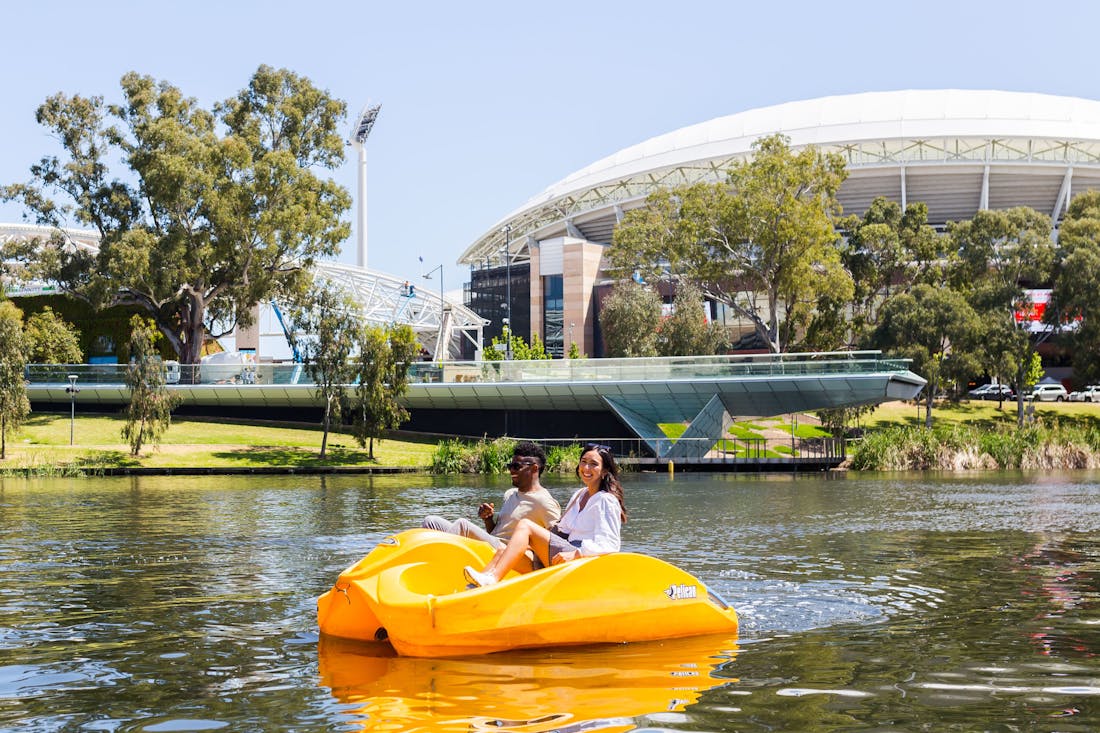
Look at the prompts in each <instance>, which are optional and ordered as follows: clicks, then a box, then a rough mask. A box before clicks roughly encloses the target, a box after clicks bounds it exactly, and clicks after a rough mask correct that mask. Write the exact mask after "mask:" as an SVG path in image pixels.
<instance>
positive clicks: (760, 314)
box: [608, 135, 852, 352]
mask: <svg viewBox="0 0 1100 733" xmlns="http://www.w3.org/2000/svg"><path fill="white" fill-rule="evenodd" d="M846 176H847V170H846V168H845V165H844V161H843V159H842V158H841V157H840V156H839V155H836V154H826V153H822V152H820V151H819V150H817V149H816V148H814V147H813V146H809V147H806V148H803V149H802V150H799V151H797V152H795V151H792V150H791V148H790V144H789V140H788V138H786V137H785V136H782V135H773V136H771V137H765V138H761V139H760V140H757V141H756V142H755V143H753V156H752V157H751V158H750V159H749V160H746V161H741V162H738V163H736V164H734V166H733V167H732V168H731V169H730V170H729V171H728V173H727V178H726V181H725V182H724V183H717V184H706V183H699V184H695V185H691V186H685V187H680V188H677V189H674V190H671V191H656V192H654V193H653V194H651V195H650V196H649V198H648V199H647V202H646V206H644V207H641V208H639V209H635V210H632V211H630V212H627V214H626V215H625V216H624V218H623V221H622V222H621V223H620V224H619V225H618V226H617V227H616V229H615V233H614V235H613V242H612V246H611V247H610V248H609V250H608V260H609V264H610V267H611V269H612V270H613V271H615V272H617V273H618V274H619V275H620V276H624V277H625V276H627V275H629V274H631V273H634V272H637V273H638V274H640V275H641V276H642V277H643V278H645V279H646V280H647V281H654V280H655V279H656V278H659V277H662V276H663V277H668V278H670V279H672V280H674V281H679V280H689V281H691V282H694V283H696V284H698V285H699V286H700V287H701V288H702V289H703V290H704V292H705V293H706V294H707V295H708V296H709V297H711V298H713V299H715V300H716V301H718V302H722V303H725V304H726V305H727V306H728V307H729V308H730V309H731V310H733V311H734V312H735V313H736V314H737V315H739V316H740V317H741V318H744V319H745V320H746V321H747V322H749V323H751V324H752V325H753V328H754V329H755V330H756V332H757V334H758V335H759V336H760V338H761V339H762V340H763V341H764V342H765V343H767V344H768V347H769V348H770V350H771V351H773V352H781V351H784V350H786V347H787V346H788V344H789V343H791V342H792V340H793V339H794V338H795V332H796V330H797V329H798V328H800V327H804V326H805V324H806V323H808V321H809V320H810V318H811V317H812V312H813V310H814V308H815V307H816V304H817V302H818V300H819V298H820V296H821V295H822V294H823V293H831V294H833V295H834V296H836V297H839V298H840V299H847V298H850V297H851V292H852V283H851V278H850V276H848V274H847V272H846V271H845V270H844V268H843V266H842V263H841V262H840V256H839V252H838V248H837V241H838V235H837V233H836V230H835V226H834V225H835V221H836V220H837V218H838V217H839V215H840V205H839V203H838V202H837V199H836V193H837V190H838V189H839V188H840V184H841V183H842V182H843V181H844V179H845V177H846Z"/></svg>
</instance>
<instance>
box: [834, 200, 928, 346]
mask: <svg viewBox="0 0 1100 733" xmlns="http://www.w3.org/2000/svg"><path fill="white" fill-rule="evenodd" d="M841 227H842V229H843V230H844V231H845V233H846V238H845V241H844V243H843V244H842V245H841V247H840V250H841V261H842V262H843V263H844V266H845V267H846V268H847V270H848V272H849V273H850V274H851V276H852V281H853V286H854V287H853V293H852V298H851V300H850V301H849V302H846V303H840V304H839V306H840V307H848V308H850V309H851V324H850V325H851V329H852V334H851V340H852V342H854V343H857V344H858V343H860V341H861V340H862V339H863V338H864V337H865V336H866V335H867V334H868V333H869V332H871V331H873V330H874V328H875V326H876V325H878V312H879V308H880V307H881V306H882V304H883V303H884V302H885V301H887V300H888V299H889V298H890V297H891V296H892V295H894V294H895V293H899V292H904V291H906V290H908V289H909V288H911V287H912V286H913V285H914V284H915V283H918V282H925V283H930V284H940V283H942V282H943V281H944V277H945V275H944V263H945V262H946V261H947V252H946V238H945V237H943V236H942V235H940V234H938V233H937V232H936V231H935V229H933V228H932V227H931V226H930V225H929V224H928V207H927V206H926V205H925V204H924V203H922V202H915V203H911V204H908V205H907V206H906V207H905V209H904V211H903V210H902V208H901V205H900V204H898V203H897V202H895V201H891V200H889V199H886V198H884V197H881V196H879V197H876V198H875V199H874V200H873V201H872V202H871V205H870V206H869V207H868V209H867V211H866V212H865V213H864V215H863V217H862V218H859V217H854V216H853V217H849V218H848V219H847V220H845V221H844V222H843V223H842V225H841ZM833 300H835V299H833Z"/></svg>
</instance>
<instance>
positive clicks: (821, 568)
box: [0, 473, 1100, 732]
mask: <svg viewBox="0 0 1100 733" xmlns="http://www.w3.org/2000/svg"><path fill="white" fill-rule="evenodd" d="M626 479H627V480H626V482H625V483H626V490H627V501H628V507H629V510H630V520H629V522H628V523H627V524H626V525H625V527H624V549H627V550H643V551H647V552H651V553H653V554H657V555H659V556H660V557H662V558H664V559H666V560H668V561H670V562H672V563H674V564H677V565H680V566H682V567H684V568H685V569H687V570H688V571H690V572H692V573H694V574H695V575H697V576H698V577H699V578H700V579H702V580H703V581H704V582H705V583H707V584H708V585H709V586H710V587H712V588H713V589H714V590H716V591H717V592H718V593H719V594H721V595H722V596H724V597H725V598H726V599H727V600H729V601H730V602H731V603H732V604H733V605H734V606H735V607H736V608H737V609H738V612H739V614H740V618H741V627H742V628H741V633H740V637H739V638H737V639H721V638H719V639H715V638H702V639H689V640H678V641H670V642H664V643H660V644H636V645H621V646H615V647H603V648H584V649H574V650H553V651H527V652H519V653H501V654H495V655H488V656H482V657H470V658H465V659H449V660H417V659H403V658H396V657H392V656H389V655H386V654H385V653H384V649H381V648H379V647H365V646H359V645H354V644H347V643H334V642H331V641H330V640H327V639H319V638H318V634H317V630H316V619H315V598H316V596H317V595H319V594H320V593H322V592H323V591H325V590H326V589H328V587H330V586H331V584H332V583H333V582H334V580H335V579H336V576H337V575H338V574H339V572H340V570H341V569H343V568H344V567H345V566H347V565H350V564H351V563H352V562H353V561H355V560H357V559H358V558H359V557H360V556H362V555H363V554H365V553H366V552H367V551H369V549H370V548H371V547H373V545H374V544H375V543H376V542H378V541H379V540H381V539H382V538H383V537H385V536H386V535H388V534H390V533H392V532H394V531H397V530H400V529H404V528H408V527H411V526H413V525H416V524H418V523H419V520H420V518H421V517H422V516H423V515H425V514H444V515H449V516H459V515H463V514H465V515H467V516H473V511H474V507H476V505H477V503H478V502H480V501H482V500H495V501H497V503H498V506H499V496H500V494H501V492H502V491H503V490H504V488H506V486H507V481H506V480H501V479H497V478H489V479H486V478H477V477H461V478H455V477H448V478H440V477H428V476H408V475H401V476H377V477H369V476H353V477H348V476H342V477H331V476H327V477H312V476H288V477H257V478H253V477H240V478H238V477H230V478H226V477H134V478H98V479H77V480H72V479H63V480H62V479H50V480H46V479H42V480H34V479H31V480H23V479H2V483H0V729H3V730H20V731H150V732H156V731H206V730H233V731H357V730H392V731H401V730H414V729H421V730H455V731H459V730H461V731H470V730H517V731H549V730H557V731H584V730H617V731H625V730H651V731H652V730H682V731H775V730H795V731H802V730H805V731H851V730H885V729H887V728H889V729H891V730H901V731H910V730H912V731H923V730H928V731H941V730H957V731H975V730H990V731H1095V730H1100V658H1098V657H1097V653H1098V652H1100V613H1098V610H1100V483H1098V479H1100V475H1096V474H1084V473H1080V474H1076V473H1075V474H1042V475H1017V474H974V475H964V476H959V475H939V476H874V477H866V476H856V475H853V474H848V475H835V476H834V475H815V476H797V477H795V476H745V475H701V474H694V475H692V474H683V473H681V474H678V475H677V476H675V478H669V477H668V476H666V475H655V474H632V475H628V476H627V477H626ZM546 483H547V485H548V487H549V488H550V489H551V490H552V491H553V492H554V493H555V495H556V496H558V498H559V499H560V500H562V502H563V503H564V499H565V498H566V497H567V496H568V495H569V492H570V491H571V490H572V489H573V488H574V486H576V485H578V484H577V482H576V480H575V479H571V478H565V479H559V478H554V479H548V480H547V481H546Z"/></svg>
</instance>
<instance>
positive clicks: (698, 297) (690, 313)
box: [657, 282, 729, 356]
mask: <svg viewBox="0 0 1100 733" xmlns="http://www.w3.org/2000/svg"><path fill="white" fill-rule="evenodd" d="M704 304H705V303H704V300H703V293H702V291H701V290H699V288H698V287H696V286H695V285H694V284H692V283H689V282H684V283H681V284H680V287H679V289H678V290H677V291H676V297H675V298H674V299H673V302H672V313H671V314H669V315H668V317H666V318H664V319H662V320H661V322H660V327H659V328H658V329H657V353H659V354H660V355H661V356H703V355H707V354H717V353H718V352H719V351H720V350H721V349H723V348H725V347H726V346H727V345H728V344H729V339H728V337H727V336H726V332H725V329H723V328H722V327H721V326H720V325H719V324H717V323H710V322H708V320H707V318H706V313H705V312H704V310H703V308H704Z"/></svg>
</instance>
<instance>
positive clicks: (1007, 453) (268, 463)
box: [0, 401, 1100, 475]
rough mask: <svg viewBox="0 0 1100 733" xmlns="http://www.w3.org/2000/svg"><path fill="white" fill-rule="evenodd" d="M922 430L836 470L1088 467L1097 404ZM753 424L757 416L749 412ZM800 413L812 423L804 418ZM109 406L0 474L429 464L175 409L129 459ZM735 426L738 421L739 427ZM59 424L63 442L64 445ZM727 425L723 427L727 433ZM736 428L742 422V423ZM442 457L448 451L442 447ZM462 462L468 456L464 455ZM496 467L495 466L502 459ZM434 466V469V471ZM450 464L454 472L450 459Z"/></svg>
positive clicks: (972, 406)
mask: <svg viewBox="0 0 1100 733" xmlns="http://www.w3.org/2000/svg"><path fill="white" fill-rule="evenodd" d="M932 414H933V425H934V429H933V430H932V432H931V433H929V432H928V431H925V430H924V429H923V425H924V410H923V406H919V405H916V404H914V403H912V402H888V403H884V404H882V405H879V406H878V407H877V408H876V409H875V410H874V412H872V413H871V414H870V415H868V416H865V417H864V418H863V419H862V420H861V421H860V424H859V425H858V427H859V428H861V430H862V432H863V434H864V438H863V439H862V440H860V441H857V442H855V443H853V444H852V445H851V447H850V450H849V456H850V458H849V461H848V463H847V464H846V467H848V468H852V469H854V470H927V469H942V470H960V469H964V470H965V469H992V468H1093V467H1100V404H1091V403H1079V402H1074V403H1066V402H1060V403H1041V404H1039V405H1036V406H1035V420H1034V422H1032V423H1029V425H1028V426H1027V427H1025V428H1024V429H1023V430H1020V429H1018V428H1017V427H1016V404H1015V403H1014V402H1013V403H1009V402H1006V403H1004V404H998V403H996V402H976V401H975V402H959V403H944V404H940V405H937V407H936V408H935V410H934V411H933V413H932ZM758 422H759V421H758ZM805 422H807V423H808V422H813V421H812V420H810V419H807V420H805ZM122 425H123V420H122V418H121V417H119V416H114V415H77V416H76V418H75V420H74V421H73V422H72V424H71V425H70V419H69V415H67V414H57V413H34V414H32V415H31V416H30V417H29V418H28V420H27V421H26V423H25V424H24V425H23V427H22V428H20V429H19V430H18V431H16V433H15V434H14V435H10V436H9V437H8V441H7V457H6V459H4V460H3V461H0V473H9V474H23V475H26V474H30V475H81V474H102V475H107V474H119V473H122V474H143V473H175V474H188V473H190V474H208V473H241V474H247V473H295V472H301V473H313V472H316V473H382V472H400V471H429V470H431V469H432V466H433V463H435V462H436V460H435V459H436V458H437V457H443V458H446V457H448V456H451V454H453V453H454V451H450V452H446V451H444V452H443V454H440V455H437V454H438V452H439V446H440V443H441V441H440V439H439V438H438V437H437V436H432V437H427V436H423V437H421V436H415V435H411V434H396V435H394V436H393V437H392V438H387V439H385V440H382V441H375V444H374V458H373V459H371V458H370V457H368V455H367V451H366V450H365V449H362V448H360V447H359V446H358V444H357V443H356V442H355V440H354V438H352V436H351V435H348V434H345V433H338V432H333V433H330V434H329V443H328V451H327V455H326V457H325V459H324V460H321V458H320V449H321V435H322V434H321V430H320V428H319V427H316V426H312V425H304V424H298V425H288V424H286V423H257V422H255V421H247V422H246V421H232V420H227V419H224V418H219V419H217V420H203V419H196V418H175V419H173V421H172V428H171V429H170V430H169V431H168V432H167V433H166V434H165V436H164V439H163V441H162V443H161V445H160V446H159V447H158V448H156V449H151V448H150V449H146V450H144V451H142V454H141V455H140V456H137V457H132V456H130V455H129V448H128V447H127V446H126V444H125V443H124V442H123V441H122V438H121V430H122ZM742 427H743V426H742ZM70 429H71V430H72V439H73V445H70V444H69V440H70ZM737 430H738V426H737V425H735V426H734V427H733V430H732V431H731V435H735V436H736V435H738V433H737ZM742 432H743V430H742ZM452 457H453V456H452ZM467 462H468V461H467ZM502 465H503V464H502ZM442 468H443V467H441V466H437V470H441V469H442ZM451 470H465V469H461V468H455V467H451Z"/></svg>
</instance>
